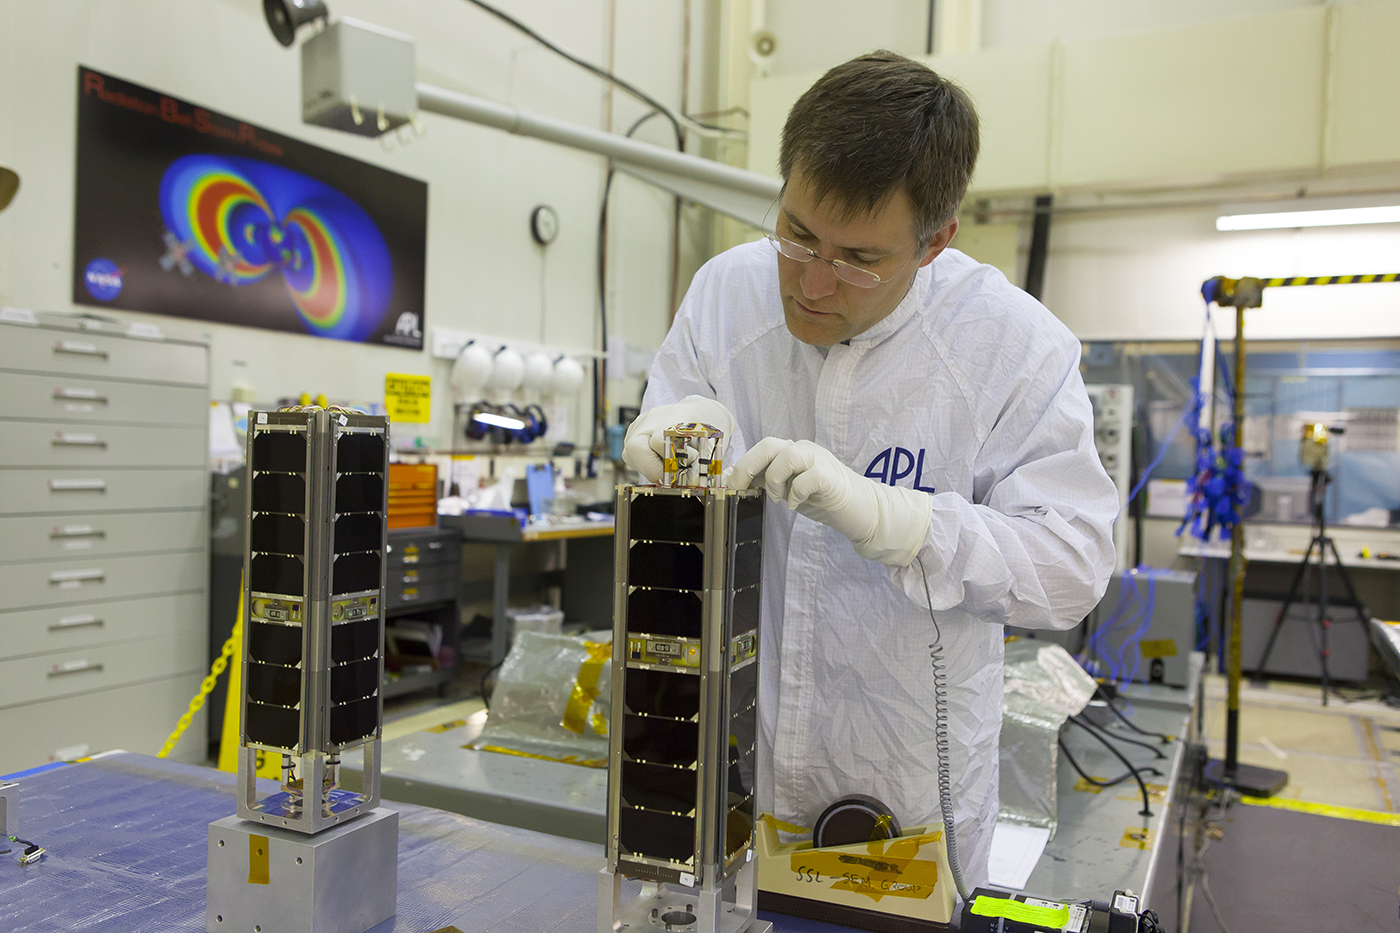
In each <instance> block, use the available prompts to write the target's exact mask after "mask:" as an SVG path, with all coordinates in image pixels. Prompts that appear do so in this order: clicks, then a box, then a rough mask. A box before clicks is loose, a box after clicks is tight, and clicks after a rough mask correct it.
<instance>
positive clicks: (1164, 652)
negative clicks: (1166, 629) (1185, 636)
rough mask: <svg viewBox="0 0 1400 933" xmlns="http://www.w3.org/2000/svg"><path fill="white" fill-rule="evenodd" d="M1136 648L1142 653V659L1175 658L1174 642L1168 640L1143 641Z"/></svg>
mask: <svg viewBox="0 0 1400 933" xmlns="http://www.w3.org/2000/svg"><path fill="white" fill-rule="evenodd" d="M1138 647H1139V648H1140V649H1141V651H1142V656H1143V657H1144V658H1148V659H1152V658H1174V657H1176V642H1175V641H1173V640H1172V639H1170V638H1154V639H1149V640H1144V641H1142V642H1140V643H1139V645H1138Z"/></svg>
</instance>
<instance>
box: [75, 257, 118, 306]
mask: <svg viewBox="0 0 1400 933" xmlns="http://www.w3.org/2000/svg"><path fill="white" fill-rule="evenodd" d="M83 284H84V285H86V286H87V290H88V294H89V295H91V296H92V297H94V298H96V299H97V300H98V301H111V300H112V299H113V298H115V297H117V296H118V295H120V294H121V290H122V270H121V268H120V267H119V266H118V265H117V264H116V263H115V262H112V260H110V259H102V258H98V259H94V260H93V261H92V262H90V263H88V264H87V268H86V269H85V270H83Z"/></svg>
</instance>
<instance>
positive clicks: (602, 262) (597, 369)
mask: <svg viewBox="0 0 1400 933" xmlns="http://www.w3.org/2000/svg"><path fill="white" fill-rule="evenodd" d="M470 2H472V3H476V2H477V0H470ZM661 115H662V111H660V110H652V111H650V112H649V113H645V114H643V115H642V116H640V117H638V118H637V120H636V122H634V123H633V124H632V125H631V126H629V127H628V128H627V133H626V135H627V136H628V137H631V136H632V134H633V133H635V132H637V130H639V129H641V127H642V124H643V123H645V122H647V121H648V120H650V119H651V118H652V117H656V116H661ZM676 148H677V150H679V149H680V148H681V144H680V139H679V137H678V138H677V140H676ZM615 174H617V170H616V169H614V168H613V166H612V163H611V162H609V163H608V174H607V177H606V178H605V179H604V180H603V203H602V206H601V207H599V208H598V316H599V323H600V324H601V325H602V328H601V330H602V340H603V348H602V349H603V352H604V353H607V352H608V196H609V195H611V194H612V183H613V176H614V175H615ZM607 373H608V364H607V357H603V359H601V360H594V361H593V448H594V449H595V450H596V449H597V447H598V443H599V441H598V437H599V428H602V429H603V430H606V429H607V421H608V413H607V412H606V411H604V410H603V409H602V403H603V400H604V399H605V398H606V392H607Z"/></svg>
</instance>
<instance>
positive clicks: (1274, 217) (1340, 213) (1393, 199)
mask: <svg viewBox="0 0 1400 933" xmlns="http://www.w3.org/2000/svg"><path fill="white" fill-rule="evenodd" d="M1393 223H1400V194H1394V195H1386V196H1380V197H1377V196H1374V195H1372V196H1366V197H1349V198H1299V199H1297V200H1296V201H1273V202H1269V203H1258V204H1226V205H1224V206H1222V207H1221V208H1220V216H1219V217H1217V218H1215V229H1217V230H1277V229H1280V228H1287V227H1337V226H1343V225H1347V224H1393Z"/></svg>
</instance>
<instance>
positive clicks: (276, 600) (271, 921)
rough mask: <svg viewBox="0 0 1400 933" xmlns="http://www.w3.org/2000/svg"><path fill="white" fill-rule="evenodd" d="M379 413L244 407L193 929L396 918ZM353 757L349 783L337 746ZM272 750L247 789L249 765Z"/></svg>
mask: <svg viewBox="0 0 1400 933" xmlns="http://www.w3.org/2000/svg"><path fill="white" fill-rule="evenodd" d="M387 431H388V424H387V421H386V419H385V418H383V417H377V416H371V415H365V414H361V413H359V412H354V411H348V410H341V409H335V408H330V409H326V408H320V407H314V406H313V407H299V408H293V409H285V410H282V411H264V412H250V413H249V416H248V464H249V475H250V477H251V488H250V490H249V497H248V498H249V503H248V508H249V515H248V525H247V527H248V531H247V551H246V563H245V568H244V583H243V587H244V592H243V608H244V613H243V618H242V620H241V621H242V625H243V630H244V638H243V644H242V651H243V656H242V670H243V672H244V674H243V679H242V683H241V690H242V696H241V697H240V708H241V711H242V715H241V718H240V724H239V729H240V732H239V743H240V749H239V761H238V809H237V815H236V816H231V817H226V818H225V819H222V820H218V821H217V822H214V823H211V824H210V826H209V875H208V888H207V894H206V908H205V909H206V913H205V929H206V930H208V931H210V933H216V931H224V930H258V929H263V930H284V931H295V933H311V931H314V933H363V931H364V930H367V929H369V928H370V927H372V926H374V925H375V924H377V923H380V922H381V921H383V920H386V919H388V918H389V917H392V916H393V915H394V913H395V894H396V888H397V882H398V813H396V812H395V811H392V810H387V809H384V808H382V807H380V806H379V743H380V736H381V732H382V728H381V727H382V721H383V703H382V698H381V691H380V686H381V684H382V682H383V676H384V657H383V644H384V616H383V608H384V579H385V577H384V560H385V554H386V550H387V536H386V535H387V531H386V523H385V511H386V508H387V505H388V499H387V484H386V482H385V475H386V472H387V470H388V434H387ZM355 751H359V752H360V753H361V754H362V755H363V758H364V768H363V771H362V777H361V789H360V790H358V791H356V790H349V789H346V788H342V787H341V786H340V766H341V756H342V755H345V754H348V753H353V752H355ZM269 755H271V756H274V760H276V759H280V763H281V768H280V770H281V781H280V788H279V789H278V790H277V791H276V792H275V793H272V794H269V795H265V796H259V792H258V786H257V771H258V760H259V758H263V757H265V756H269Z"/></svg>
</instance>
